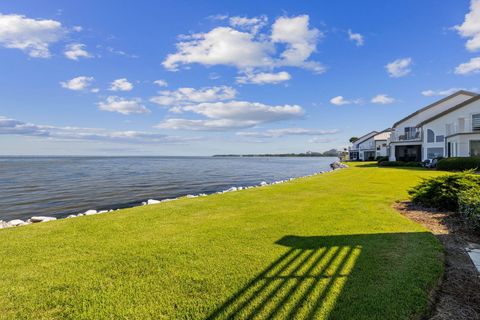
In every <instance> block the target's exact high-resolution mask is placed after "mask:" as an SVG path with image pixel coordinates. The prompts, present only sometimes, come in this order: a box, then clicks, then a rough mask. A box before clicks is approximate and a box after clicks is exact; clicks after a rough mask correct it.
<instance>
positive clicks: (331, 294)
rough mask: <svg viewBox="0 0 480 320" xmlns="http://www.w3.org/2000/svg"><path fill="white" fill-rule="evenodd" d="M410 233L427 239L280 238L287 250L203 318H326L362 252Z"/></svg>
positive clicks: (383, 236) (381, 236) (392, 236)
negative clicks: (411, 237)
mask: <svg viewBox="0 0 480 320" xmlns="http://www.w3.org/2000/svg"><path fill="white" fill-rule="evenodd" d="M410 235H412V236H413V237H414V238H415V239H416V240H415V241H418V239H419V238H418V237H423V236H427V237H429V236H431V235H430V234H428V233H426V232H425V233H411V234H408V233H402V234H373V235H347V236H325V237H321V236H318V237H315V236H313V237H300V236H292V235H289V236H285V237H283V238H281V239H279V240H278V241H277V242H276V244H277V245H282V246H285V247H287V248H288V249H287V251H286V252H285V253H283V254H282V255H281V256H280V257H279V258H278V259H276V260H275V261H273V262H272V263H270V264H269V265H268V266H267V267H266V268H265V269H264V270H263V271H262V272H260V273H259V274H258V275H257V276H256V277H255V278H253V279H252V280H250V281H249V282H248V283H247V284H246V285H245V286H244V287H243V288H241V289H240V290H238V291H237V292H236V293H235V294H233V295H232V296H231V297H230V298H228V299H227V300H226V301H225V302H224V303H223V304H222V305H221V306H219V307H218V308H217V309H216V310H215V311H213V312H212V313H211V314H210V315H209V316H208V317H207V319H209V320H210V319H211V320H213V319H274V318H277V319H294V318H295V319H319V318H320V319H327V318H329V316H330V314H331V313H332V312H333V311H334V309H337V308H338V305H337V300H338V298H339V296H340V295H341V294H342V290H343V289H344V287H345V286H346V284H347V281H348V280H349V277H350V276H351V274H352V272H354V270H355V268H358V264H359V261H361V260H362V259H361V257H362V254H363V251H364V250H365V248H366V249H367V250H369V251H372V250H375V246H376V244H377V243H379V241H381V242H384V243H385V244H386V245H387V247H388V244H389V243H390V242H392V243H394V242H395V240H398V238H396V237H399V236H400V237H406V238H409V237H410ZM395 238H396V239H395ZM382 246H383V245H382V244H380V247H382ZM370 254H371V252H370ZM360 269H362V266H360ZM353 286H354V287H353V292H357V291H358V288H355V284H354V285H353ZM347 300H349V299H347Z"/></svg>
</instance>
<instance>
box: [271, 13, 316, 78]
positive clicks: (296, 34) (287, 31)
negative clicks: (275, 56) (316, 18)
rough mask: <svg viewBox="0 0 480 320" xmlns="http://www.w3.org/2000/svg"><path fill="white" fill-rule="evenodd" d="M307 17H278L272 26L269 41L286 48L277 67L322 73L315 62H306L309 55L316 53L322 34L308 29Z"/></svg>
mask: <svg viewBox="0 0 480 320" xmlns="http://www.w3.org/2000/svg"><path fill="white" fill-rule="evenodd" d="M309 20H310V19H309V16H308V15H302V16H297V17H293V18H288V17H280V18H278V19H277V20H275V23H274V24H273V26H272V35H271V39H272V41H273V42H274V43H285V44H286V45H287V48H286V49H285V51H283V52H282V53H281V57H282V58H283V60H282V61H279V62H278V64H279V65H284V66H297V67H300V66H301V67H306V68H309V69H312V70H313V71H315V72H318V73H320V72H323V71H324V67H323V66H321V65H320V64H319V63H317V62H313V61H310V62H307V61H306V60H307V59H308V58H309V57H310V55H311V54H312V53H313V52H315V51H316V49H317V42H318V39H319V37H320V36H322V33H321V32H320V31H319V30H318V29H315V28H312V29H310V28H309Z"/></svg>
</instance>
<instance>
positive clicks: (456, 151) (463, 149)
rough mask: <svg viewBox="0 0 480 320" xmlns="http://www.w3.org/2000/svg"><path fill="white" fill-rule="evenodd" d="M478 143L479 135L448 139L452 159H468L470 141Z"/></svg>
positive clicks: (463, 135) (464, 135)
mask: <svg viewBox="0 0 480 320" xmlns="http://www.w3.org/2000/svg"><path fill="white" fill-rule="evenodd" d="M472 140H473V141H480V133H472V134H462V135H456V136H453V137H451V138H448V142H450V143H451V144H452V147H451V148H452V157H470V141H472Z"/></svg>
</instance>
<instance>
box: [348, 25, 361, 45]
mask: <svg viewBox="0 0 480 320" xmlns="http://www.w3.org/2000/svg"><path fill="white" fill-rule="evenodd" d="M348 38H349V39H350V40H351V41H353V42H355V44H356V45H357V47H360V46H363V44H364V40H363V36H362V35H361V34H360V33H354V32H352V30H350V29H348Z"/></svg>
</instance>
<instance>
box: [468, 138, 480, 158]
mask: <svg viewBox="0 0 480 320" xmlns="http://www.w3.org/2000/svg"><path fill="white" fill-rule="evenodd" d="M470 156H472V157H480V141H478V140H470Z"/></svg>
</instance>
